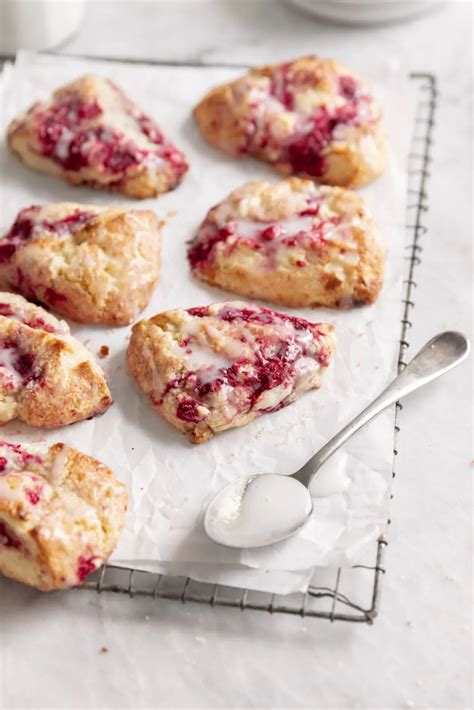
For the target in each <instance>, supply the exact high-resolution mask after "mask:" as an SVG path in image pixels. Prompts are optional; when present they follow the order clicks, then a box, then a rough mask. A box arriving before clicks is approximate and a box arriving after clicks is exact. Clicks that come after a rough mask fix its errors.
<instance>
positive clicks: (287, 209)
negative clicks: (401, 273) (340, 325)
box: [188, 178, 385, 307]
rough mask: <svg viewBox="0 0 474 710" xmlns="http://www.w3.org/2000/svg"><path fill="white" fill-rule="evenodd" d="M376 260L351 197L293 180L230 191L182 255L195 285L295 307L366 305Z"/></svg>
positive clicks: (372, 295) (363, 216) (373, 289)
mask: <svg viewBox="0 0 474 710" xmlns="http://www.w3.org/2000/svg"><path fill="white" fill-rule="evenodd" d="M384 256H385V255H384V249H383V248H382V246H381V244H380V242H379V240H378V236H377V228H376V226H375V223H374V221H373V219H372V217H371V216H370V214H369V212H368V210H367V209H366V207H365V206H364V203H363V201H362V199H361V198H360V197H359V195H357V194H356V193H355V192H353V191H351V190H346V189H344V188H341V187H329V186H320V187H318V186H317V185H315V183H314V182H312V181H311V180H303V179H301V178H289V179H287V180H283V181H281V182H279V183H276V184H271V183H267V182H249V183H247V184H246V185H243V186H242V187H240V188H238V189H237V190H234V192H232V193H231V194H230V195H229V196H228V197H226V199H225V200H223V201H222V202H220V203H219V204H218V205H216V206H215V207H213V208H212V209H211V210H210V211H209V213H208V214H207V216H206V219H205V220H204V222H203V223H202V224H201V226H200V228H199V230H198V233H197V235H196V238H195V240H194V241H193V243H192V244H191V246H190V248H189V252H188V260H189V263H190V266H191V269H192V271H193V273H194V275H195V276H197V277H198V278H200V279H202V280H203V281H207V282H208V283H210V284H214V285H216V286H221V287H222V288H225V289H228V290H229V291H234V292H235V293H239V294H241V295H243V296H249V297H250V298H259V299H262V300H266V301H271V302H272V303H279V304H283V305H286V306H295V307H300V306H328V307H348V306H352V305H355V304H362V303H372V302H373V301H375V299H376V298H377V295H378V293H379V291H380V288H381V285H382V271H383V263H384Z"/></svg>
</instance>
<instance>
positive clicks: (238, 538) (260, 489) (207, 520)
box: [204, 473, 313, 548]
mask: <svg viewBox="0 0 474 710" xmlns="http://www.w3.org/2000/svg"><path fill="white" fill-rule="evenodd" d="M312 512H313V501H312V499H311V496H310V494H309V491H308V489H307V488H306V486H304V485H303V484H302V483H300V482H299V481H297V480H296V479H295V478H293V477H292V476H286V475H284V474H278V473H261V474H253V475H250V476H242V478H238V479H236V480H235V481H231V483H228V484H227V485H226V486H225V487H224V488H223V489H222V490H220V491H219V493H218V494H217V495H216V496H214V498H213V499H212V500H211V502H210V504H209V506H208V508H207V510H206V514H205V516H204V529H205V531H206V533H207V535H208V536H209V537H210V538H211V539H212V540H214V542H218V543H220V544H221V545H226V546H227V547H239V548H246V547H264V546H266V545H271V544H272V543H274V542H279V541H280V540H285V539H286V538H288V537H291V536H292V535H294V534H295V533H297V532H298V531H299V530H301V528H302V527H303V526H304V525H305V523H306V522H307V520H308V518H309V517H310V516H311V514H312Z"/></svg>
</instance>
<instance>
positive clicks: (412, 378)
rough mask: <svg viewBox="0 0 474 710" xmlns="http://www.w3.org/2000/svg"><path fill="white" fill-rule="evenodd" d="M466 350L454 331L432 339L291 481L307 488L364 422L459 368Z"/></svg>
mask: <svg viewBox="0 0 474 710" xmlns="http://www.w3.org/2000/svg"><path fill="white" fill-rule="evenodd" d="M469 350H470V343H469V340H468V339H467V338H466V337H465V336H464V335H463V334H462V333H457V332H455V331H447V332H445V333H440V334H439V335H436V336H435V337H434V338H432V339H431V340H430V341H429V342H428V343H426V345H425V346H424V347H423V348H422V349H421V350H420V352H419V353H417V355H415V357H414V358H413V360H411V361H410V362H409V363H408V365H407V366H406V367H405V369H404V370H402V371H401V372H400V373H399V375H398V376H397V377H396V378H395V379H394V380H393V382H392V383H391V384H390V385H389V386H388V387H387V388H386V389H385V390H384V391H383V392H381V394H379V396H378V397H377V398H376V399H375V400H374V401H373V402H372V403H371V404H369V405H368V407H366V408H365V409H363V410H362V412H360V414H358V415H357V416H356V417H355V418H354V419H353V420H352V421H351V422H349V424H346V426H345V427H344V428H343V429H341V431H340V432H339V433H338V434H336V435H335V436H333V438H332V439H330V440H329V441H328V442H327V444H325V445H324V446H323V447H322V448H321V449H320V450H319V451H318V452H317V453H316V454H315V455H314V456H312V457H311V458H310V459H309V461H307V463H305V465H304V466H302V468H300V469H299V471H296V473H294V474H293V478H296V479H297V480H298V481H300V482H301V483H303V484H304V485H305V486H309V484H310V483H311V481H312V479H313V477H314V476H315V475H316V473H317V471H318V470H319V468H320V466H322V464H323V463H324V462H325V461H326V460H327V459H328V458H329V457H330V456H332V455H333V453H334V452H335V451H337V449H338V448H339V447H340V446H342V444H344V443H345V442H346V441H347V440H348V439H350V437H351V436H352V435H353V434H355V432H356V431H358V430H359V429H360V428H361V427H363V426H364V425H365V424H367V422H369V421H370V420H371V419H373V418H374V417H376V416H377V414H380V412H382V411H383V410H384V409H385V408H386V407H389V406H390V405H391V404H394V403H395V402H397V401H398V400H399V399H401V398H402V397H404V396H405V395H406V394H409V393H410V392H413V391H414V390H416V389H418V388H419V387H423V385H426V384H427V383H428V382H431V380H434V379H436V378H437V377H439V376H440V375H443V374H444V373H445V372H448V371H449V370H451V369H452V368H453V367H456V365H459V363H460V362H462V360H464V358H466V357H467V355H468V354H469Z"/></svg>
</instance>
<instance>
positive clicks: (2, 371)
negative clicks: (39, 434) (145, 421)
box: [0, 293, 112, 429]
mask: <svg viewBox="0 0 474 710" xmlns="http://www.w3.org/2000/svg"><path fill="white" fill-rule="evenodd" d="M111 403H112V397H111V394H110V391H109V388H108V386H107V381H106V379H105V377H104V373H103V372H102V370H101V369H100V367H99V366H98V365H97V364H96V363H95V362H94V360H93V358H92V355H91V353H90V352H89V351H88V350H87V349H86V348H85V347H84V345H82V343H80V342H79V341H78V340H76V339H75V338H73V337H72V335H70V333H69V327H68V325H67V324H66V323H65V322H64V321H58V320H57V319H56V318H54V317H53V316H51V315H50V314H49V313H47V312H46V311H45V310H44V309H43V308H40V307H39V306H34V305H33V304H32V303H28V301H26V300H25V299H24V298H23V297H22V296H17V295H14V294H12V293H0V425H1V424H6V423H7V422H9V421H11V420H12V419H20V420H21V421H23V422H25V423H26V424H30V425H31V426H39V427H46V428H48V429H50V428H54V427H60V426H66V425H67V424H72V423H73V422H77V421H80V420H82V419H89V418H91V417H94V416H96V415H98V414H102V412H104V411H105V410H106V409H107V408H108V407H109V406H110V404H111Z"/></svg>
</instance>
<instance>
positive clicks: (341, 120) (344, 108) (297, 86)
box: [194, 56, 386, 187]
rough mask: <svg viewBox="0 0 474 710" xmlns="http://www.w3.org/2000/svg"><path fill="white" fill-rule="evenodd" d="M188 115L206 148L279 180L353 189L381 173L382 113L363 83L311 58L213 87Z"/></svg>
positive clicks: (338, 67) (341, 68)
mask: <svg viewBox="0 0 474 710" xmlns="http://www.w3.org/2000/svg"><path fill="white" fill-rule="evenodd" d="M194 116H195V118H196V121H197V123H198V126H199V129H200V131H201V133H202V135H203V136H204V138H206V140H208V141H209V143H211V144H212V145H214V146H216V147H217V148H220V149H221V150H223V151H225V152H226V153H230V155H233V156H244V155H252V156H253V157H255V158H258V159H259V160H264V161H265V162H267V163H270V164H271V165H272V166H273V167H274V168H276V170H278V171H279V172H280V173H282V174H284V175H299V176H301V177H309V178H313V179H315V180H317V181H319V182H322V183H326V184H328V185H341V186H343V187H360V186H361V185H366V184H367V183H369V182H371V181H372V180H374V178H376V177H377V176H378V175H380V173H381V172H382V171H383V169H384V165H385V153H386V148H385V139H384V137H383V134H382V132H381V129H380V117H381V111H380V109H379V107H378V106H377V104H376V103H375V101H374V100H373V98H372V96H371V94H370V92H369V89H368V87H367V85H366V84H365V82H364V81H363V80H362V79H361V78H360V77H359V76H357V75H356V74H355V73H354V72H353V71H352V70H351V69H347V68H346V67H344V66H342V65H341V64H339V63H338V62H335V61H333V60H329V59H319V58H318V57H313V56H310V57H302V58H300V59H296V60H294V61H291V62H284V63H282V64H274V65H271V66H264V67H260V68H258V69H253V70H252V71H250V72H249V73H248V74H246V75H245V76H243V77H241V78H240V79H237V80H236V81H233V82H231V83H230V84H224V85H222V86H218V87H216V88H215V89H213V90H212V91H211V92H210V93H209V94H208V95H207V96H205V97H204V99H203V100H202V101H201V102H200V103H199V104H198V106H196V108H195V109H194Z"/></svg>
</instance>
